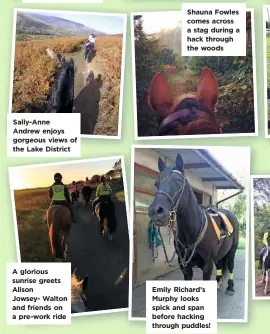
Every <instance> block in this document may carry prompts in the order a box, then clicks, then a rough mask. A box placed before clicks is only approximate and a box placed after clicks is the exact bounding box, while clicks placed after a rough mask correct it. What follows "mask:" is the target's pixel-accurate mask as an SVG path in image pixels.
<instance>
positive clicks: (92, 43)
mask: <svg viewBox="0 0 270 334" xmlns="http://www.w3.org/2000/svg"><path fill="white" fill-rule="evenodd" d="M90 50H92V51H93V52H96V36H95V34H93V33H92V34H90V35H89V37H88V40H87V41H86V42H85V55H84V58H85V59H86V58H87V55H88V54H89V51H90Z"/></svg>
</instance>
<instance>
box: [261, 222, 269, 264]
mask: <svg viewBox="0 0 270 334" xmlns="http://www.w3.org/2000/svg"><path fill="white" fill-rule="evenodd" d="M269 238H270V225H268V226H267V229H266V231H265V232H264V234H263V245H264V247H263V248H262V250H261V253H260V259H259V266H258V269H262V264H263V257H264V254H265V251H266V249H267V247H268V239H269Z"/></svg>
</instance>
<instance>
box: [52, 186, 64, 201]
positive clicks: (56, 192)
mask: <svg viewBox="0 0 270 334" xmlns="http://www.w3.org/2000/svg"><path fill="white" fill-rule="evenodd" d="M52 190H53V198H52V200H53V201H65V200H66V197H65V186H64V185H63V184H55V185H53V186H52Z"/></svg>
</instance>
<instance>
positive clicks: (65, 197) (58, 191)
mask: <svg viewBox="0 0 270 334" xmlns="http://www.w3.org/2000/svg"><path fill="white" fill-rule="evenodd" d="M62 178H63V177H62V175H61V174H60V173H56V174H54V181H55V182H54V184H53V185H52V186H51V187H50V189H49V197H50V199H51V200H52V202H51V204H50V207H51V206H53V205H63V206H65V207H67V208H68V209H69V210H70V213H71V219H72V222H73V223H76V221H75V217H74V212H73V210H72V206H71V203H70V197H69V192H68V189H67V187H66V186H65V185H64V184H63V182H62Z"/></svg>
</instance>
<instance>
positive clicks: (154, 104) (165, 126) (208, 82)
mask: <svg viewBox="0 0 270 334" xmlns="http://www.w3.org/2000/svg"><path fill="white" fill-rule="evenodd" d="M218 97H219V90H218V82H217V79H216V77H215V75H214V73H213V72H212V71H211V70H210V69H209V68H204V69H203V71H202V74H201V77H200V79H199V83H198V89H197V92H192V93H187V94H183V95H181V96H179V97H178V98H176V99H173V97H172V93H171V89H170V87H169V84H168V83H167V81H166V79H165V77H164V76H163V75H162V74H161V73H158V74H156V75H155V76H154V77H153V79H152V81H151V84H150V89H149V94H148V104H149V106H150V107H151V108H152V109H153V110H154V111H155V113H156V117H157V120H158V123H159V129H158V135H159V136H169V135H196V134H220V133H221V128H220V126H219V124H218V121H217V119H216V116H215V111H214V108H215V106H216V105H217V103H218Z"/></svg>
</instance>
